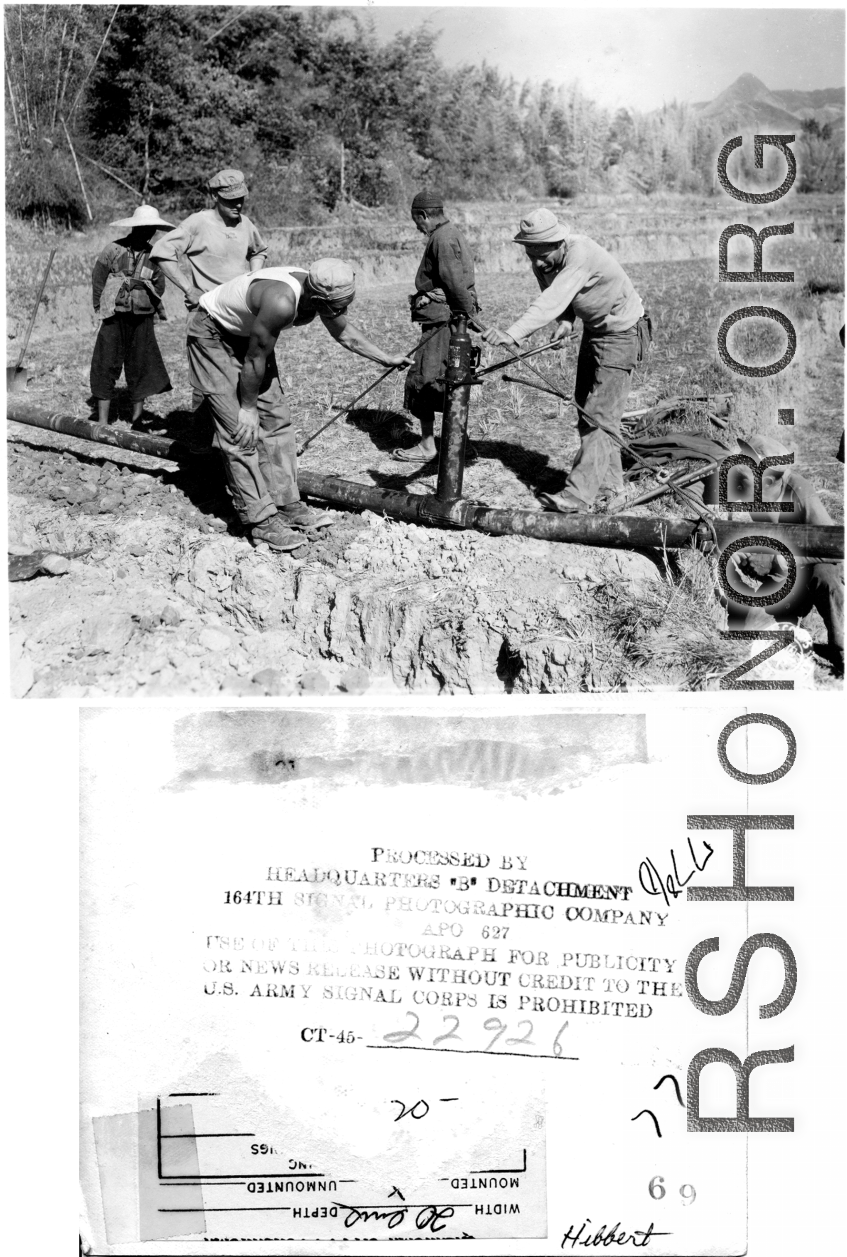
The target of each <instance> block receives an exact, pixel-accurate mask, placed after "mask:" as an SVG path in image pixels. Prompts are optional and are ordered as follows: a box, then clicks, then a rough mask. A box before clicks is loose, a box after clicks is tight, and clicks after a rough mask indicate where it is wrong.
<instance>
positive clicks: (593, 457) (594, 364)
mask: <svg viewBox="0 0 847 1257" xmlns="http://www.w3.org/2000/svg"><path fill="white" fill-rule="evenodd" d="M514 239H515V242H516V243H517V244H522V245H523V247H524V249H525V251H526V255H527V257H528V258H529V260H530V264H531V266H532V270H533V273H534V275H535V278H536V279H537V280H538V286H539V288H540V289H541V294H540V295H539V296H538V297H536V299H535V300H534V301H533V302H532V304H531V305H530V307H529V308H528V309H527V310H526V312H525V313H524V314H522V315H521V317H520V318H519V319H517V320H516V322H514V323H513V324H512V325H511V327H508V328H507V329H506V331H505V332H501V331H499V330H498V329H497V328H491V329H489V331H488V332H487V333H486V337H485V339H486V340H487V341H488V342H489V344H492V345H503V346H506V347H508V348H509V349H514V348H516V347H517V346H519V345H520V343H521V341H523V340H524V339H525V338H526V337H527V336H531V335H532V333H533V332H536V331H538V330H539V329H540V328H542V327H545V326H546V325H547V324H548V323H551V322H556V323H558V325H559V328H560V329H561V331H562V334H563V335H566V334H567V333H568V332H570V331H571V330H572V328H573V322H574V319H575V318H580V319H582V323H583V332H582V341H581V343H580V347H579V358H578V360H577V368H576V384H575V386H574V400H575V402H576V404H577V405H578V406H579V407H580V408H581V411H582V412H584V413H580V412H577V413H578V420H577V430H578V432H579V436H580V448H579V452H578V453H577V456H576V458H575V459H574V464H573V467H572V468H571V470H570V472H569V473H568V478H567V482H566V485H565V488H564V490H563V492H562V493H560V494H552V493H543V494H539V500H540V501H541V502H542V504H543V505H544V506H545V508H546V509H548V510H555V511H563V512H570V511H587V510H588V509H589V508H590V507H591V506H592V505H593V504H594V502H595V500H596V499H597V498H598V495H599V496H600V498H601V500H602V499H604V498H607V497H612V496H617V494H619V493H620V492H621V491H622V489H623V473H622V470H621V455H620V446H619V445H618V444H617V442H615V441H613V440H612V439H611V438H610V437H608V436H605V435H604V434H603V433H602V432H601V431H600V430H599V428H597V427H595V426H594V424H593V423H592V422H591V419H592V418H593V417H596V419H597V421H598V423H599V424H602V425H603V426H604V427H606V428H610V429H612V430H613V431H615V432H620V422H621V416H622V414H623V412H624V408H625V406H626V399H627V394H628V393H629V385H630V378H631V376H632V372H633V371H634V370H635V368H636V367H637V366H638V365H639V363H640V362H641V361H642V359H643V358H644V356H645V355H646V353H647V350H648V348H649V345H650V339H651V336H650V321H649V319H647V318H646V317H645V314H644V307H643V305H642V304H641V298H640V297H639V295H638V293H637V292H636V291H635V289H634V288H633V286H632V282H631V280H630V279H629V276H628V275H627V274H626V272H625V271H624V269H623V267H622V266H621V265H620V263H619V262H617V261H615V259H614V258H613V257H612V256H611V254H610V253H607V252H606V250H605V249H604V248H602V247H601V246H600V245H599V244H596V243H595V241H593V240H591V239H589V237H588V236H579V235H572V234H571V233H570V232H569V231H568V229H567V227H565V226H564V224H562V223H560V222H559V221H558V219H557V218H556V215H555V214H554V213H553V212H552V210H549V209H546V208H544V207H542V208H540V209H536V210H533V211H532V212H531V213H530V214H527V216H526V217H525V218H523V219H522V220H521V224H520V228H519V230H518V234H517V235H516V236H515V237H514Z"/></svg>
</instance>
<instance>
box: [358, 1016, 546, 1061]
mask: <svg viewBox="0 0 847 1257" xmlns="http://www.w3.org/2000/svg"><path fill="white" fill-rule="evenodd" d="M406 1016H407V1017H411V1018H412V1019H413V1021H414V1025H413V1026H412V1027H411V1029H410V1030H392V1031H391V1032H390V1033H389V1034H384V1035H383V1036H382V1039H383V1042H384V1043H392V1044H398V1045H399V1044H402V1043H406V1042H408V1040H409V1039H418V1040H419V1039H420V1037H421V1036H420V1035H419V1034H418V1032H417V1031H418V1026H419V1025H420V1024H421V1020H420V1017H419V1016H418V1014H417V1013H413V1012H408V1013H406ZM442 1021H444V1022H452V1023H453V1024H452V1026H450V1028H449V1030H448V1031H447V1033H446V1034H439V1035H436V1036H435V1038H434V1039H433V1040H432V1046H433V1047H437V1046H438V1044H439V1043H445V1042H446V1041H447V1040H448V1039H455V1040H457V1041H458V1042H460V1043H461V1042H462V1036H461V1035H459V1034H457V1033H456V1031H457V1030H458V1028H459V1024H460V1022H459V1018H458V1017H456V1016H455V1014H452V1013H450V1014H447V1015H446V1016H444V1017H442ZM567 1024H568V1023H567V1022H565V1024H564V1025H563V1026H562V1028H561V1030H560V1031H559V1033H558V1034H557V1035H556V1038H555V1040H554V1042H553V1055H554V1056H561V1054H562V1048H561V1044H560V1043H559V1039H560V1038H561V1035H562V1031H563V1030H565V1029H566V1028H567ZM524 1026H525V1027H526V1030H525V1031H524V1033H523V1034H522V1035H521V1036H520V1038H512V1039H505V1040H504V1043H505V1045H506V1046H507V1047H519V1046H525V1047H535V1043H534V1041H533V1040H532V1038H531V1037H530V1036H531V1035H532V1022H531V1021H529V1020H523V1021H519V1022H518V1029H519V1030H520V1029H522V1028H523V1027H524ZM482 1028H483V1030H487V1031H488V1032H489V1033H490V1032H491V1031H494V1035H493V1038H491V1039H490V1040H489V1042H488V1043H487V1044H486V1046H485V1047H484V1048H483V1049H482V1050H483V1051H484V1052H490V1051H491V1049H492V1048H493V1047H494V1044H495V1043H496V1042H497V1041H498V1039H500V1038H501V1036H502V1035H503V1034H505V1032H506V1031H507V1030H508V1028H509V1027H508V1026H507V1025H506V1023H505V1022H502V1021H501V1020H500V1018H499V1017H487V1018H486V1020H485V1021H484V1022H483V1023H482Z"/></svg>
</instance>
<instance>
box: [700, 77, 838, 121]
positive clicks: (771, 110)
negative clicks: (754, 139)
mask: <svg viewBox="0 0 847 1257" xmlns="http://www.w3.org/2000/svg"><path fill="white" fill-rule="evenodd" d="M694 107H695V109H697V110H698V111H699V113H700V116H701V117H702V118H708V119H714V121H715V122H719V123H720V124H721V125H722V126H724V125H732V126H737V127H738V128H739V130H743V131H750V130H757V131H761V132H769V131H770V132H774V131H778V132H779V131H781V132H785V131H795V132H799V131H800V130H801V128H802V126H803V123H804V121H806V120H807V119H809V118H814V120H815V121H816V122H817V123H818V124H819V125H820V126H823V125H825V124H826V123H829V124H830V125H831V126H832V128H833V130H839V129H843V127H844V88H843V87H828V88H823V89H819V90H816V91H808V92H801V91H796V90H794V89H786V90H784V91H778V92H773V91H771V90H770V88H768V87H766V86H765V84H764V83H763V82H762V80H761V79H757V78H756V76H755V74H742V75H741V76H740V78H737V79H736V80H735V82H734V83H732V84H731V85H730V86H729V87H728V88H727V89H726V91H723V92H721V93H720V95H719V96H716V97H715V99H714V100H710V101H707V102H705V103H700V104H697V105H695V106H694Z"/></svg>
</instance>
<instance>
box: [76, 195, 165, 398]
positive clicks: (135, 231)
mask: <svg viewBox="0 0 847 1257" xmlns="http://www.w3.org/2000/svg"><path fill="white" fill-rule="evenodd" d="M110 226H111V227H114V228H115V229H116V230H117V231H118V232H119V233H120V234H119V235H118V238H117V240H116V241H115V242H114V243H113V244H109V245H107V246H106V248H105V249H104V250H103V252H102V253H101V254H100V256H99V257H98V259H97V261H96V262H95V263H94V269H93V271H92V273H91V295H92V300H93V302H94V310H95V313H96V314H98V315H99V316H100V318H101V320H102V322H101V323H100V328H99V331H98V333H97V340H96V341H95V344H94V353H93V355H92V358H91V375H90V384H91V394H92V396H93V397H94V398H95V399H96V401H97V411H98V418H99V420H100V422H101V423H108V422H109V406H110V403H111V401H112V398H113V397H114V395H115V385H116V384H117V381H118V377H119V376H120V373H121V370H123V372H124V374H125V376H126V386H127V390H128V392H129V396H130V400H131V402H132V422H133V423H136V422H138V420H140V419H141V417H142V415H143V413H144V402H145V400H146V399H147V398H148V397H151V396H153V395H154V394H156V393H166V392H169V391H170V388H171V381H170V378H169V376H168V372H167V370H166V368H165V364H164V361H163V359H162V354H161V351H160V350H159V346H158V344H157V342H156V333H155V330H154V326H153V324H154V320H155V317H156V315H159V317H164V315H163V312H162V301H161V298H162V293H163V292H164V290H165V277H164V275H163V274H162V272H161V271H160V270H159V268H158V266H156V264H155V262H153V261H151V257H150V247H151V241H152V238H153V236H154V235H155V233H156V232H157V231H160V230H162V229H163V228H164V229H165V230H167V229H169V228H170V227H171V226H172V224H171V223H169V222H167V221H166V220H165V219H164V218H162V217H161V215H160V214H158V213H157V211H156V210H155V209H154V208H153V206H152V205H139V206H138V208H137V209H136V210H135V211H134V212H133V213H132V214H131V215H130V216H129V217H128V218H119V219H117V220H116V221H115V222H113V223H111V224H110ZM111 277H114V280H113V282H112V283H111V284H109V281H110V279H111ZM107 284H109V287H110V288H111V289H114V288H115V287H116V286H118V285H119V287H118V291H117V294H116V295H115V294H114V293H112V294H109V293H108V291H107V292H106V295H105V299H104V290H106V289H107Z"/></svg>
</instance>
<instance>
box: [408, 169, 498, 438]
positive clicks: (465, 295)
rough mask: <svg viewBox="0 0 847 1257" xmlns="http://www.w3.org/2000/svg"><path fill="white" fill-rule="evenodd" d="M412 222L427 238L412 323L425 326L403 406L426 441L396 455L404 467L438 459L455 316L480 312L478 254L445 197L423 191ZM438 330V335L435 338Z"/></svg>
mask: <svg viewBox="0 0 847 1257" xmlns="http://www.w3.org/2000/svg"><path fill="white" fill-rule="evenodd" d="M412 221H413V222H414V224H415V226H416V227H417V229H418V231H419V232H420V233H421V234H422V235H424V236H426V237H427V242H426V248H425V249H424V253H423V258H422V259H421V264H420V266H419V267H418V272H417V275H416V276H415V294H414V296H413V297H410V299H409V300H410V303H411V307H412V322H413V323H420V324H421V325H422V326H421V341H422V342H423V341H426V344H421V345H420V346H419V347H418V348H417V349H416V350H415V353H414V359H413V365H412V367H411V369H410V370H409V374H408V375H407V377H406V392H405V397H404V405H405V407H406V409H407V410H408V411H409V412H410V413H411V414H413V415H414V416H415V418H416V419H417V420H418V422H419V423H420V425H421V439H420V441H419V442H418V444H417V445H414V446H412V448H411V449H398V450H395V451H394V458H396V459H398V460H399V461H400V462H405V463H428V462H431V461H432V460H433V459H434V458H435V437H434V435H433V432H434V428H435V412H436V411H438V410H443V409H444V385H443V383H439V382H438V378H439V377H442V378H443V376H444V372H445V371H446V370H447V347H448V344H449V342H450V326H449V324H450V316H451V315H453V314H466V315H467V316H468V318H472V317H473V316H474V314H476V312H477V310H478V309H479V305H478V303H477V299H476V287H475V284H474V264H473V253H472V251H471V247H470V245H469V244H468V242H467V240H466V239H465V237H464V236H463V235H462V233H461V231H459V228H458V227H456V226H455V225H454V224H453V223H451V222H450V221H449V219H448V218H447V217H446V215H445V213H444V197H443V196H442V195H441V193H440V192H437V191H434V190H433V189H424V190H423V191H422V192H418V194H417V195H416V196H415V198H414V200H413V201H412ZM433 331H434V332H435V334H434V335H433Z"/></svg>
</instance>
